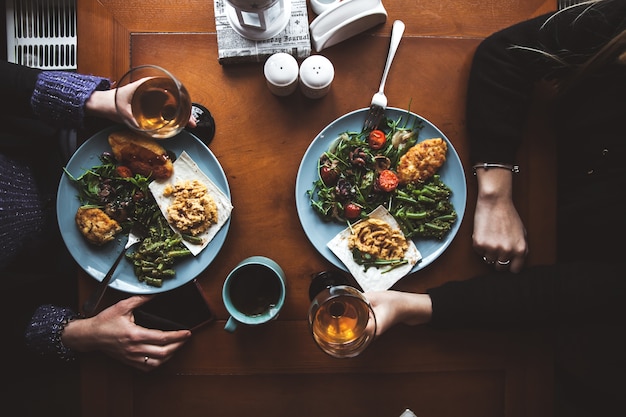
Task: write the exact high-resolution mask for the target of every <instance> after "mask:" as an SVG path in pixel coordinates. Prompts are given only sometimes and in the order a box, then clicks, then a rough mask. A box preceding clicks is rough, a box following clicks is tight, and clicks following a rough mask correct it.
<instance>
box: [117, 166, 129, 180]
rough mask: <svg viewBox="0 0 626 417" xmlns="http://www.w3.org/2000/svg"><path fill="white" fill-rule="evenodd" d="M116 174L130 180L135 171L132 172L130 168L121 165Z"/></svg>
mask: <svg viewBox="0 0 626 417" xmlns="http://www.w3.org/2000/svg"><path fill="white" fill-rule="evenodd" d="M115 172H116V173H117V175H119V176H120V177H122V178H130V177H132V176H133V171H131V170H130V168H128V167H127V166H124V165H120V166H118V167H117V168H115Z"/></svg>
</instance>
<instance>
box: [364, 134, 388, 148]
mask: <svg viewBox="0 0 626 417" xmlns="http://www.w3.org/2000/svg"><path fill="white" fill-rule="evenodd" d="M386 141H387V138H386V137H385V132H383V131H382V130H378V129H375V130H372V131H371V132H370V134H369V136H368V137H367V143H368V144H369V145H370V148H372V149H374V150H375V151H377V150H379V149H382V148H383V147H384V146H385V142H386Z"/></svg>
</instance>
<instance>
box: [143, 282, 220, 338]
mask: <svg viewBox="0 0 626 417" xmlns="http://www.w3.org/2000/svg"><path fill="white" fill-rule="evenodd" d="M133 314H134V316H135V323H136V324H137V325H139V326H142V327H147V328H149V329H159V330H183V329H186V330H191V331H193V330H196V329H198V328H199V327H201V326H203V325H205V324H208V323H210V322H211V321H213V319H214V316H213V312H212V311H211V309H210V307H209V304H208V302H207V300H206V298H205V297H204V294H203V293H202V289H201V288H200V286H199V284H198V282H197V280H195V279H193V280H191V281H189V282H188V283H186V284H184V285H182V286H180V287H178V288H175V289H173V290H170V291H167V292H164V293H161V294H157V295H155V296H154V298H152V299H151V300H150V301H148V302H146V303H145V304H143V305H141V306H140V307H139V308H137V309H135V311H134V312H133Z"/></svg>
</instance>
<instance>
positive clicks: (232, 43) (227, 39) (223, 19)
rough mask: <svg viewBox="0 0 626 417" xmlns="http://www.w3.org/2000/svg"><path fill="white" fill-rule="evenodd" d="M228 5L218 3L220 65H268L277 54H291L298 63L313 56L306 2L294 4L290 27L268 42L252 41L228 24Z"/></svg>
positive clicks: (293, 0) (298, 0) (216, 0)
mask: <svg viewBox="0 0 626 417" xmlns="http://www.w3.org/2000/svg"><path fill="white" fill-rule="evenodd" d="M286 1H290V0H286ZM224 3H225V1H224V0H214V8H215V28H216V30H217V51H218V61H219V63H220V64H223V65H224V64H236V63H246V62H265V60H266V59H267V58H268V57H269V56H270V55H273V54H275V53H277V52H285V53H288V54H291V55H293V56H294V57H295V58H296V59H304V58H306V57H308V56H309V55H311V38H310V34H309V16H308V12H307V6H306V5H307V3H306V0H291V18H290V19H289V23H288V24H287V27H286V28H285V29H284V30H283V31H282V32H280V33H279V34H278V35H276V36H274V37H272V38H270V39H266V40H251V39H247V38H244V37H243V36H241V35H240V34H239V33H237V32H236V31H235V29H233V28H232V27H231V26H230V23H228V15H227V11H226V5H225V4H224Z"/></svg>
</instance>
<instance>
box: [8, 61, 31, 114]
mask: <svg viewBox="0 0 626 417" xmlns="http://www.w3.org/2000/svg"><path fill="white" fill-rule="evenodd" d="M40 72H41V70H39V69H35V68H30V67H26V66H23V65H18V64H13V63H11V62H7V61H0V83H1V86H2V87H1V91H2V94H3V95H4V97H11V100H12V102H11V105H10V106H8V108H6V109H5V111H8V112H9V113H10V114H12V115H16V116H23V117H29V116H32V115H33V113H32V109H31V106H30V99H31V96H32V94H33V90H34V89H35V84H36V82H37V76H38V75H39V73H40Z"/></svg>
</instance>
